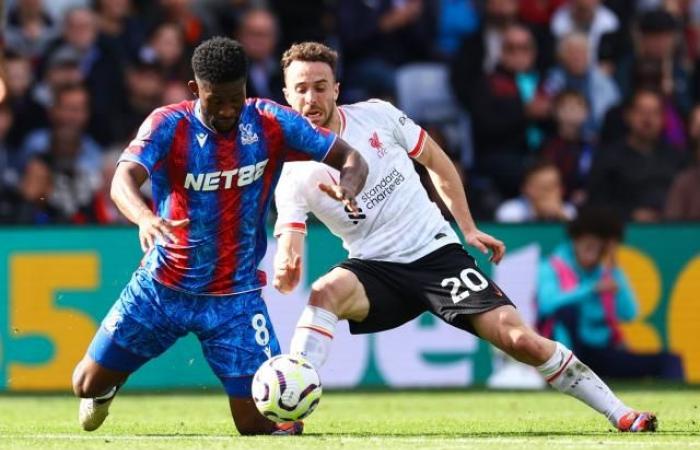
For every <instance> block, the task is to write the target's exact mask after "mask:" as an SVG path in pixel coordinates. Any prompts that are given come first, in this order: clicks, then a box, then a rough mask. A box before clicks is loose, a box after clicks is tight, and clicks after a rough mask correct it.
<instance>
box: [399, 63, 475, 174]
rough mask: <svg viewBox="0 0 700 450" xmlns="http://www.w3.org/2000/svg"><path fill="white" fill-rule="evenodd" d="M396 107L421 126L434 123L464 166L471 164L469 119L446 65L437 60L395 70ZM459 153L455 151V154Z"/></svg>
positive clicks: (471, 146)
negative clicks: (454, 91) (458, 98)
mask: <svg viewBox="0 0 700 450" xmlns="http://www.w3.org/2000/svg"><path fill="white" fill-rule="evenodd" d="M396 95H397V103H398V107H399V108H400V109H402V110H403V111H404V112H405V113H406V114H407V115H408V116H409V117H411V118H412V119H413V120H414V121H416V122H418V123H420V124H421V125H423V126H426V127H427V126H433V127H437V128H438V129H439V130H440V132H441V133H442V134H443V136H444V138H445V140H446V142H447V144H448V147H449V148H448V149H445V150H446V151H448V152H450V153H452V157H453V158H454V159H458V160H459V161H460V163H461V165H462V167H463V168H465V169H468V168H471V167H472V163H473V154H474V151H473V144H472V134H471V121H470V119H469V116H468V115H467V113H466V112H465V111H463V110H462V109H461V108H460V107H459V105H458V103H457V100H456V97H455V96H454V94H453V93H452V89H451V87H450V83H449V69H448V67H447V66H446V65H444V64H440V63H417V64H408V65H405V66H402V67H400V68H399V69H398V70H397V72H396ZM457 153H458V154H457Z"/></svg>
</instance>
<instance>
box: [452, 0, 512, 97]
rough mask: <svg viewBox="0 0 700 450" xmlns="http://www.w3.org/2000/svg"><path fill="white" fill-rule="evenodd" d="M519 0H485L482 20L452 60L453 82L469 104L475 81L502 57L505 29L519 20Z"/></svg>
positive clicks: (455, 88) (489, 70)
mask: <svg viewBox="0 0 700 450" xmlns="http://www.w3.org/2000/svg"><path fill="white" fill-rule="evenodd" d="M517 14H518V1H517V0H486V5H485V10H484V19H483V23H482V25H481V27H480V29H479V30H477V32H475V33H473V34H470V35H467V36H465V37H464V39H463V40H462V43H461V45H460V48H459V50H458V52H457V54H456V55H455V57H454V59H453V60H452V68H451V74H450V77H451V83H452V86H453V89H454V92H455V94H456V95H457V98H458V99H459V100H460V102H461V103H462V104H463V105H464V106H465V107H468V105H469V102H470V97H469V96H470V94H471V89H472V88H473V84H474V83H475V82H476V81H477V80H478V79H479V77H481V76H482V75H483V74H484V73H490V72H492V71H493V70H494V69H495V68H496V65H497V64H498V62H499V61H500V60H501V49H502V48H503V32H504V30H506V29H507V28H508V27H509V26H510V25H513V24H515V23H516V21H517V18H518V17H517Z"/></svg>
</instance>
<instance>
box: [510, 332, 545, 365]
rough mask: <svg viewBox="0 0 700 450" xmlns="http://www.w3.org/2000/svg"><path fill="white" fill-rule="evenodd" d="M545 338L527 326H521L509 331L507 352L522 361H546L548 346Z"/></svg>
mask: <svg viewBox="0 0 700 450" xmlns="http://www.w3.org/2000/svg"><path fill="white" fill-rule="evenodd" d="M542 341H543V338H542V337H540V336H538V335H537V334H536V333H535V332H534V331H532V330H531V329H530V328H528V327H526V326H519V327H515V328H512V329H510V330H509V331H508V336H507V338H506V342H507V344H506V345H507V348H508V350H507V353H509V354H510V355H511V356H513V357H514V358H516V359H518V360H519V361H521V362H525V363H532V362H533V361H535V362H537V361H544V360H546V359H547V355H545V354H544V353H545V351H546V348H545V347H546V346H545V345H544V344H543V342H542Z"/></svg>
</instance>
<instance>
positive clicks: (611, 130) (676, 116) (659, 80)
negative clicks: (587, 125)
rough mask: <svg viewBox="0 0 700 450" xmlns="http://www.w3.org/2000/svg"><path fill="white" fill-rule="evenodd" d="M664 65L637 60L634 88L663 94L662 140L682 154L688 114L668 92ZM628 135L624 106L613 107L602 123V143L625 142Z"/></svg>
mask: <svg viewBox="0 0 700 450" xmlns="http://www.w3.org/2000/svg"><path fill="white" fill-rule="evenodd" d="M661 65H662V63H661V61H657V60H639V61H637V62H636V64H635V67H634V77H633V78H634V82H633V85H634V86H635V87H636V90H640V89H647V90H652V91H656V92H658V93H660V94H661V96H662V98H663V124H662V132H661V135H662V139H663V141H664V143H665V144H666V145H667V146H669V147H670V148H673V149H674V150H675V151H676V152H678V153H680V154H683V153H685V151H686V147H687V136H686V131H685V120H684V117H685V114H684V113H683V111H682V110H681V109H680V108H679V107H678V106H676V103H675V101H674V97H673V93H672V92H670V90H669V89H668V87H669V84H665V83H664V78H663V68H662V67H661ZM627 98H629V97H627ZM627 132H628V129H627V124H626V121H625V107H624V105H618V106H615V107H613V108H611V109H610V110H609V111H608V113H607V114H606V117H605V121H604V122H603V128H602V130H601V132H600V141H601V142H602V143H603V144H609V143H613V142H615V141H617V140H619V139H622V138H623V137H624V136H625V135H626V134H627Z"/></svg>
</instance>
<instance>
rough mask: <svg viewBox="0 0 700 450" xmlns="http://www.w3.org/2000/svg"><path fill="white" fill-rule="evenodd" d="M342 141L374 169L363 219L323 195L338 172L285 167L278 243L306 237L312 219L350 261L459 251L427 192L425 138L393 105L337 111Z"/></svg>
mask: <svg viewBox="0 0 700 450" xmlns="http://www.w3.org/2000/svg"><path fill="white" fill-rule="evenodd" d="M338 110H339V113H340V119H341V129H340V133H339V135H340V137H341V138H343V139H344V140H345V141H347V142H348V143H349V144H350V145H351V146H352V147H354V148H355V149H357V150H358V151H359V152H360V153H361V154H362V156H363V157H364V158H365V160H366V161H367V165H368V166H369V173H368V175H367V181H366V182H365V186H364V188H363V190H362V192H360V193H359V194H358V195H357V197H356V199H357V203H358V206H359V208H360V210H361V211H360V212H359V213H351V212H347V211H346V210H345V207H344V206H343V205H342V204H341V203H339V202H337V201H335V200H333V199H332V198H330V197H329V196H328V195H327V194H325V193H324V192H322V191H321V190H320V189H319V188H318V185H319V183H326V184H336V183H337V182H338V178H339V172H338V171H337V170H335V169H333V168H332V167H329V166H327V165H325V164H322V163H318V162H315V161H304V162H290V163H286V164H285V165H284V169H283V170H282V176H281V178H280V181H279V184H278V185H277V189H276V191H275V202H276V205H277V212H278V217H277V223H276V225H275V236H279V235H280V234H281V233H282V232H283V231H296V232H301V233H306V219H307V215H308V213H310V212H311V213H313V214H314V215H315V216H316V217H317V218H318V219H319V220H320V221H321V222H323V223H324V224H325V225H326V226H327V227H328V228H329V229H330V230H331V232H332V233H333V234H335V235H336V236H338V237H340V238H341V239H342V240H343V246H344V247H345V249H346V250H348V252H349V257H350V258H360V259H371V260H379V261H392V262H399V263H408V262H412V261H415V260H417V259H419V258H421V257H423V256H425V255H427V254H428V253H431V252H433V251H434V250H437V249H438V248H440V247H442V246H444V245H447V244H450V243H459V239H458V238H457V235H456V234H455V232H454V231H453V230H452V227H451V226H450V224H449V223H448V222H447V221H445V219H444V218H443V217H442V214H441V213H440V210H439V209H438V207H437V205H435V203H433V202H431V201H430V199H429V198H428V193H427V192H426V191H425V189H424V188H423V186H422V185H421V182H420V178H419V176H418V173H417V172H416V171H415V168H414V167H413V163H412V162H411V159H410V158H411V157H412V158H415V157H417V156H418V155H420V153H421V152H422V150H423V145H424V144H425V139H426V137H427V135H426V133H425V131H424V130H423V129H422V128H421V127H419V126H418V125H416V124H415V123H414V122H413V121H412V120H411V119H409V118H408V117H406V115H405V114H404V113H403V112H401V111H400V110H398V109H396V108H395V107H394V106H393V105H391V104H390V103H387V102H385V101H381V100H369V101H365V102H360V103H355V104H352V105H344V106H340V107H338Z"/></svg>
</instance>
